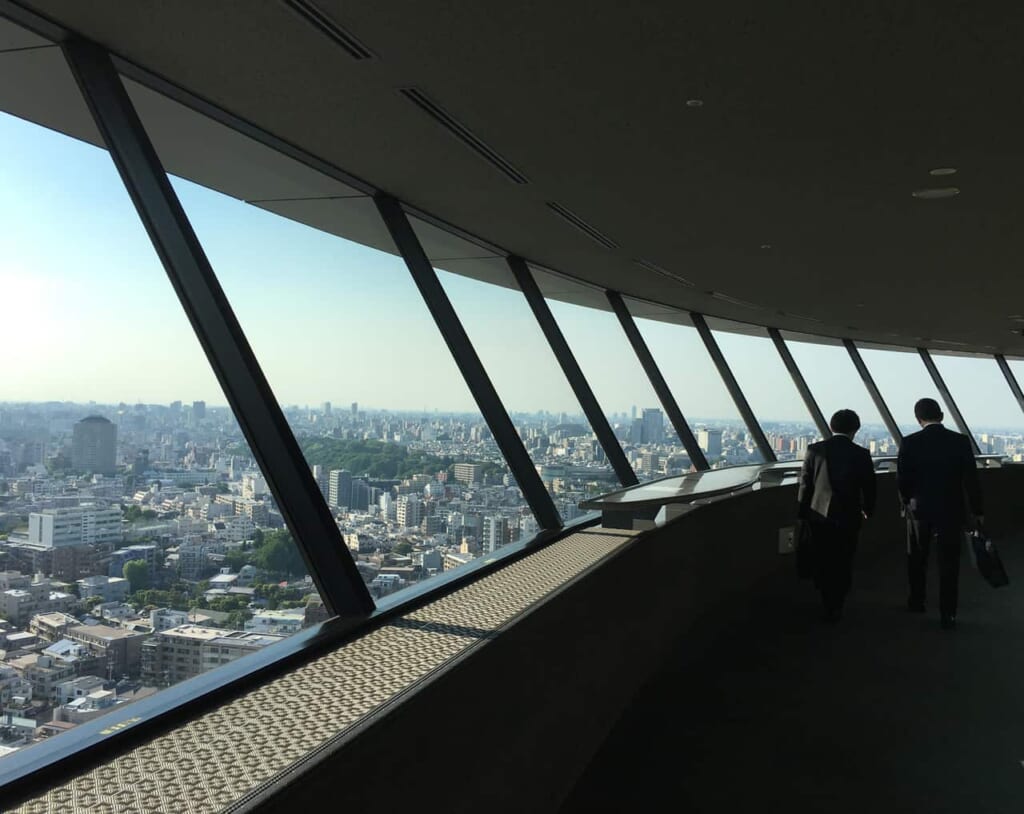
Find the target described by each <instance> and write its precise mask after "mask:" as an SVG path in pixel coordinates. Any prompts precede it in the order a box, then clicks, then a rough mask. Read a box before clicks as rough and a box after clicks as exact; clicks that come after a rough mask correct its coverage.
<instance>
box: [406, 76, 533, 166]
mask: <svg viewBox="0 0 1024 814" xmlns="http://www.w3.org/2000/svg"><path fill="white" fill-rule="evenodd" d="M398 92H399V93H401V94H402V95H403V96H404V97H405V98H406V99H408V100H409V101H410V102H412V103H413V104H414V105H416V107H418V108H419V109H420V110H422V111H423V112H424V113H426V114H427V115H428V116H430V118H432V119H433V120H434V121H435V122H437V123H438V124H439V125H441V126H442V127H443V128H444V129H445V130H447V131H448V132H449V133H451V134H452V135H453V136H455V138H457V139H458V140H459V141H461V142H462V143H463V144H465V145H466V146H467V147H469V148H470V149H471V150H473V152H475V153H476V154H477V155H478V156H480V157H481V158H482V159H483V160H484V161H486V162H487V163H488V164H490V165H491V166H492V167H494V168H495V169H496V170H497V171H498V172H500V173H501V174H502V175H504V176H505V177H506V178H508V179H509V180H511V181H513V182H515V183H517V184H528V183H530V179H529V178H527V177H526V176H525V175H523V174H522V173H521V172H520V171H519V170H517V169H516V168H515V167H514V166H513V165H512V163H511V162H510V161H508V160H507V159H506V158H504V156H502V155H501V153H499V152H498V151H497V150H495V149H494V148H493V147H491V146H490V145H489V144H487V142H485V141H483V140H482V139H480V138H479V137H478V136H476V135H475V134H474V133H473V132H472V131H471V130H470V129H469V128H468V127H466V126H465V125H464V124H462V122H460V121H459V120H458V119H456V118H455V117H454V116H452V115H451V114H450V113H449V112H448V111H446V110H445V109H444V108H442V107H441V106H440V105H439V104H437V102H435V101H434V100H433V99H431V98H430V97H429V96H427V95H426V94H425V93H424V92H423V91H421V90H420V89H419V88H399V89H398Z"/></svg>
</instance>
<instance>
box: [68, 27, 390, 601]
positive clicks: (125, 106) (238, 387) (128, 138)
mask: <svg viewBox="0 0 1024 814" xmlns="http://www.w3.org/2000/svg"><path fill="white" fill-rule="evenodd" d="M61 47H62V48H63V50H64V54H65V57H66V59H67V61H68V64H69V66H70V67H71V71H72V73H73V74H74V76H75V79H76V81H77V82H78V85H79V87H80V89H81V91H82V94H83V96H84V97H85V101H86V103H87V105H88V107H89V110H90V112H91V113H92V115H93V118H94V119H95V120H96V124H97V126H98V128H99V130H100V133H102V135H103V138H104V141H105V143H106V145H107V148H108V150H109V151H110V156H111V158H112V159H113V161H114V164H115V166H116V167H117V170H118V173H119V174H120V176H121V180H122V181H123V182H124V185H125V188H126V189H127V190H128V194H129V195H130V196H131V199H132V203H133V204H134V205H135V209H136V211H137V212H138V214H139V217H140V218H141V220H142V222H143V225H144V226H145V227H146V231H147V233H148V234H149V237H150V240H151V241H152V243H153V247H154V248H155V249H156V252H157V255H158V256H159V257H160V260H161V262H162V263H163V266H164V269H165V270H166V272H167V276H168V277H169V278H170V281H171V284H172V285H173V286H174V290H175V292H176V293H177V295H178V298H179V300H180V301H181V304H182V307H183V308H184V310H185V313H186V314H187V315H188V318H189V321H190V322H191V323H192V327H193V329H194V330H195V333H196V336H197V337H198V338H199V342H200V344H201V345H202V348H203V350H204V351H205V353H206V356H207V358H208V359H209V361H210V365H211V367H212V368H213V371H214V374H215V375H216V376H217V380H218V381H219V382H220V385H221V387H222V388H223V390H224V394H225V396H226V398H227V400H228V403H229V404H230V405H231V408H232V410H233V411H234V413H235V416H236V418H237V420H238V423H239V426H240V427H241V430H242V433H243V434H244V435H245V438H246V440H247V441H248V443H249V446H250V448H251V450H252V453H253V456H254V457H255V458H256V461H257V462H258V464H259V465H260V468H261V469H262V471H263V474H264V476H265V477H266V479H267V485H268V487H269V488H270V491H271V492H272V493H273V495H274V497H275V498H276V500H277V502H278V505H279V507H280V509H281V513H282V515H283V516H284V518H285V520H286V522H287V523H288V526H289V528H290V529H291V531H292V533H293V534H294V536H295V541H296V544H297V545H298V547H299V550H300V552H301V553H302V556H303V559H304V560H305V562H306V565H307V566H308V568H309V570H310V574H311V576H312V577H313V580H314V582H315V583H316V586H317V590H318V591H319V592H320V597H321V599H322V600H323V602H324V604H325V606H327V608H328V609H329V610H330V612H331V613H333V614H335V615H338V616H341V617H347V618H360V617H365V616H367V615H368V614H369V613H370V612H372V610H373V608H374V604H373V599H372V598H371V596H370V594H369V592H368V591H367V589H366V585H365V583H364V582H363V579H362V577H361V576H360V574H359V571H358V570H357V569H356V566H355V563H354V561H353V560H352V556H351V554H350V552H349V551H348V548H347V547H346V546H345V545H344V544H343V541H342V539H341V534H340V532H339V531H338V527H337V525H336V524H335V522H334V519H333V518H332V517H331V514H330V511H329V510H328V508H327V504H326V503H324V501H323V497H322V496H321V494H320V490H319V488H318V487H317V485H316V483H315V482H314V480H313V476H312V473H311V472H310V469H309V466H308V465H307V464H306V461H305V459H304V458H303V456H302V451H301V450H300V449H299V445H298V442H297V441H296V440H295V437H294V435H292V432H291V429H290V428H289V426H288V422H287V421H286V419H285V417H284V414H283V413H282V411H281V408H280V406H279V405H278V403H277V401H276V399H275V398H274V395H273V392H272V391H271V389H270V385H269V384H268V383H267V380H266V377H265V376H264V375H263V371H262V370H261V369H260V366H259V363H258V362H257V361H256V358H255V356H254V355H253V352H252V348H251V347H250V346H249V343H248V340H247V339H246V338H245V335H244V333H243V332H242V328H241V326H240V325H239V323H238V320H237V318H236V317H235V314H234V312H233V311H232V309H231V306H230V305H229V304H228V301H227V297H226V296H225V295H224V291H223V289H222V288H221V286H220V283H219V282H218V280H217V278H216V276H215V274H214V272H213V269H212V267H211V266H210V262H209V260H208V259H207V257H206V254H205V253H204V251H203V248H202V246H201V245H200V243H199V240H198V238H197V237H196V235H195V232H194V230H193V229H192V225H191V224H190V223H189V220H188V217H187V216H186V214H185V211H184V209H183V208H182V206H181V202H180V201H179V200H178V197H177V195H176V194H175V192H174V189H173V188H172V187H171V184H170V181H169V179H168V177H167V174H166V172H165V171H164V169H163V166H162V165H161V163H160V160H159V158H158V156H157V154H156V151H155V149H154V148H153V145H152V143H151V142H150V140H149V137H148V135H147V134H146V131H145V129H144V128H143V126H142V122H141V121H140V120H139V117H138V114H137V113H136V111H135V108H134V107H133V105H132V103H131V100H130V99H129V97H128V94H127V92H126V90H125V88H124V85H123V84H122V82H121V79H120V77H119V76H118V74H117V72H116V70H115V68H114V65H113V63H112V61H111V58H110V55H109V54H108V53H107V52H106V51H104V50H103V49H102V48H100V47H99V46H97V45H95V44H94V43H90V42H86V41H82V40H68V41H66V42H64V43H62V46H61Z"/></svg>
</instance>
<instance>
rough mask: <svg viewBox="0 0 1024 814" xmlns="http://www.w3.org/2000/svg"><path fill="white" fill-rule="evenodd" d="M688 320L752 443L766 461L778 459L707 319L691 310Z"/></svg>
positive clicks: (772, 461) (771, 461)
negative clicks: (691, 323)
mask: <svg viewBox="0 0 1024 814" xmlns="http://www.w3.org/2000/svg"><path fill="white" fill-rule="evenodd" d="M690 321H691V322H693V327H694V328H696V329H697V333H698V334H700V338H701V339H702V340H703V341H704V347H705V348H707V351H708V353H709V354H710V356H711V361H712V362H714V363H715V367H716V368H717V369H718V375H719V376H720V377H721V379H722V381H723V382H724V383H725V388H726V390H728V391H729V396H730V397H731V398H732V400H733V403H734V404H735V405H736V409H737V410H739V411H740V416H741V417H742V418H743V423H744V424H746V425H747V431H748V432H749V433H750V434H751V435H752V436H753V438H754V443H755V444H756V445H757V448H758V450H759V451H760V453H761V456H762V457H763V458H764V459H765V461H766V462H767V463H774V462H775V461H777V460H778V458H777V457H776V455H775V450H774V449H772V447H771V444H769V443H768V438H767V437H766V436H765V434H764V430H763V429H761V424H760V422H759V421H758V420H757V417H756V416H755V415H754V411H753V410H752V409H751V408H750V403H749V402H748V401H747V397H746V396H745V395H743V388H741V387H740V384H739V382H738V381H736V377H735V376H734V375H733V373H732V369H731V368H730V367H729V363H728V362H727V361H726V360H725V354H723V353H722V349H721V348H720V347H719V346H718V340H716V339H715V336H714V334H713V333H711V329H710V328H709V327H708V323H707V320H706V319H704V315H703V314H699V313H697V312H696V311H691V312H690Z"/></svg>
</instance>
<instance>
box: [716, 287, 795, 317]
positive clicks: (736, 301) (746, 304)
mask: <svg viewBox="0 0 1024 814" xmlns="http://www.w3.org/2000/svg"><path fill="white" fill-rule="evenodd" d="M709 293H710V294H711V296H712V298H714V299H716V300H721V301H722V302H727V303H729V304H730V305H738V306H740V307H741V308H760V307H761V306H760V305H758V304H757V303H754V302H750V301H749V300H741V299H740V298H739V297H733V296H730V295H729V294H723V293H722V292H721V291H711V292H709ZM790 316H796V315H795V314H790Z"/></svg>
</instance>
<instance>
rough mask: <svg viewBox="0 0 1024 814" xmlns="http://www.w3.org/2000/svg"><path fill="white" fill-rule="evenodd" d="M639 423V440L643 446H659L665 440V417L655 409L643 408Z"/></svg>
mask: <svg viewBox="0 0 1024 814" xmlns="http://www.w3.org/2000/svg"><path fill="white" fill-rule="evenodd" d="M640 421H641V432H640V440H641V442H642V443H644V444H660V443H661V442H662V441H664V440H665V417H664V415H663V414H662V412H661V410H659V409H658V408H657V407H645V408H644V412H643V415H642V417H641V419H640Z"/></svg>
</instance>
